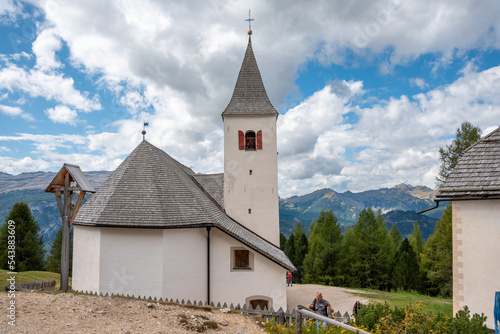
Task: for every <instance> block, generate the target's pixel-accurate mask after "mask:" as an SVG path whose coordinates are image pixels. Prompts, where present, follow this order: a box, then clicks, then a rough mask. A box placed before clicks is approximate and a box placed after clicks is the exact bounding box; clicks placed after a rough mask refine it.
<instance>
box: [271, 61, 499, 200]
mask: <svg viewBox="0 0 500 334" xmlns="http://www.w3.org/2000/svg"><path fill="white" fill-rule="evenodd" d="M358 85H359V84H358ZM498 89H500V66H497V67H493V68H490V69H487V70H484V71H482V72H473V71H470V72H468V74H466V75H464V76H462V77H460V78H459V79H458V80H457V81H455V82H453V83H451V84H449V85H446V86H443V87H440V88H438V89H434V90H431V91H428V92H426V93H421V94H418V95H416V96H414V97H407V96H401V97H399V98H391V99H390V100H389V101H387V102H384V103H379V104H376V105H374V106H372V107H369V108H362V107H358V108H352V106H351V105H350V104H349V103H350V101H349V99H348V98H345V97H349V94H347V95H345V97H344V99H341V98H339V96H338V95H335V94H331V90H330V89H328V87H325V88H324V89H322V90H321V91H318V92H316V93H315V94H314V95H312V96H311V97H310V98H308V99H306V100H304V102H303V104H302V105H301V106H299V107H296V108H294V109H291V110H290V111H289V112H288V113H286V114H285V115H283V116H280V118H281V120H280V127H279V128H278V130H279V132H278V136H279V137H278V138H279V142H280V165H279V168H280V187H281V194H282V196H289V195H291V194H294V192H295V191H297V190H298V189H300V190H301V192H302V193H307V192H311V191H313V190H315V189H318V188H322V187H325V186H327V187H334V188H335V190H338V191H345V190H353V191H362V190H366V189H370V188H379V187H391V186H394V185H395V184H398V183H409V184H414V185H416V184H422V185H427V186H429V187H434V185H435V177H436V175H437V172H438V170H439V154H438V149H439V147H443V146H445V145H446V144H449V139H443V138H449V137H450V135H452V134H453V133H454V132H455V130H456V128H457V127H458V126H459V125H460V124H461V123H462V122H463V121H465V120H469V121H471V122H472V123H473V124H474V125H476V126H479V127H481V128H483V129H486V130H487V131H492V130H493V129H495V128H496V126H491V125H492V124H496V125H500V124H498V116H499V115H500V98H499V97H498V94H496V93H495V92H496V91H498ZM326 92H330V94H326ZM332 95H333V96H332ZM333 101H337V103H333ZM482 101H488V102H487V103H484V102H482ZM326 105H328V106H332V107H331V108H330V109H329V110H330V112H331V113H332V114H333V115H335V116H332V115H330V116H328V117H325V116H322V114H323V113H324V110H325V108H323V109H322V108H320V107H318V106H326ZM306 106H310V107H311V109H314V112H312V111H311V110H310V109H308V108H307V107H306ZM327 109H328V108H327ZM345 109H349V110H355V112H356V113H357V115H358V116H359V121H358V122H356V123H354V124H349V125H347V124H342V122H341V115H342V114H344V113H345ZM339 115H340V118H338V117H339ZM309 117H310V118H315V120H314V121H312V120H309V119H308V118H309ZM336 117H337V118H336ZM313 122H318V123H321V124H317V123H316V124H314V125H312V124H313ZM341 125H343V126H344V127H341ZM295 138H298V140H297V143H299V142H300V141H301V140H308V144H307V145H305V147H306V148H307V149H303V150H302V151H301V152H296V151H294V150H296V149H295V148H294V140H295ZM297 145H299V144H297ZM286 146H291V147H290V148H289V147H286ZM299 147H300V145H299ZM320 148H321V149H320ZM345 150H347V151H350V154H345V153H346V152H345ZM281 151H284V152H285V154H284V156H282V154H281ZM288 152H290V154H289V156H287V154H288ZM325 167H327V169H325ZM328 168H330V171H328ZM325 171H326V172H325ZM367 185H371V187H370V186H368V187H367Z"/></svg>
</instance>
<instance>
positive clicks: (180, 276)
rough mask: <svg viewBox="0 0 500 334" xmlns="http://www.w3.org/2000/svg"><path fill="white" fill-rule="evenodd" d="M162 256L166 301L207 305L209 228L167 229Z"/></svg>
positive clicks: (163, 291) (164, 232)
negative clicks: (194, 302)
mask: <svg viewBox="0 0 500 334" xmlns="http://www.w3.org/2000/svg"><path fill="white" fill-rule="evenodd" d="M213 230H214V229H212V231H213ZM163 254H164V258H163V286H162V288H163V290H162V294H163V298H168V299H169V300H170V299H173V300H176V299H179V301H181V300H182V299H184V300H185V301H188V300H190V301H191V302H193V301H194V300H196V301H200V300H201V301H202V302H204V301H205V300H206V299H207V231H206V229H205V228H187V229H167V230H164V231H163Z"/></svg>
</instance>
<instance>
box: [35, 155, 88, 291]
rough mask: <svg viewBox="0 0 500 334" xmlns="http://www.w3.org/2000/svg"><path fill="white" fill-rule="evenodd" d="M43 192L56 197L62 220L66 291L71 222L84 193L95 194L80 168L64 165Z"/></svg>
mask: <svg viewBox="0 0 500 334" xmlns="http://www.w3.org/2000/svg"><path fill="white" fill-rule="evenodd" d="M45 192H49V193H54V194H55V195H56V200H57V206H58V207H59V213H60V214H61V219H62V222H63V224H62V244H61V288H60V290H61V291H68V279H69V278H68V277H69V232H70V229H71V225H72V224H73V220H74V219H75V217H76V214H77V213H78V209H79V208H80V206H81V205H82V201H83V199H84V198H85V194H86V193H88V192H89V193H95V192H96V190H95V188H94V186H93V185H92V184H91V183H90V182H89V180H88V179H87V178H86V177H85V175H84V174H83V172H82V171H81V169H80V167H79V166H77V165H71V164H68V163H65V164H64V165H63V166H62V168H61V170H60V171H59V172H58V173H57V175H56V176H55V177H54V179H53V180H52V182H51V183H50V184H49V186H48V187H47V188H46V189H45ZM75 193H78V199H77V201H76V204H75V205H74V206H73V203H72V199H73V195H74V194H75Z"/></svg>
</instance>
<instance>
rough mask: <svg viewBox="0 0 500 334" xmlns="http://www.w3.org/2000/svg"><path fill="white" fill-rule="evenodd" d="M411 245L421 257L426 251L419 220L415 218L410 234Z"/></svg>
mask: <svg viewBox="0 0 500 334" xmlns="http://www.w3.org/2000/svg"><path fill="white" fill-rule="evenodd" d="M410 245H411V246H412V247H413V250H414V251H415V254H417V257H418V258H420V255H421V254H422V253H423V252H424V241H423V239H422V231H421V230H420V226H419V225H418V221H417V220H415V222H414V223H413V231H412V232H411V236H410Z"/></svg>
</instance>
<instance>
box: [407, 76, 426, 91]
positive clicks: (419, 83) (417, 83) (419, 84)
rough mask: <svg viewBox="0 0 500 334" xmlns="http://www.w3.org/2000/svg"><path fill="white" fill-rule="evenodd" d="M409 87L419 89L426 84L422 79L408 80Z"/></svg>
mask: <svg viewBox="0 0 500 334" xmlns="http://www.w3.org/2000/svg"><path fill="white" fill-rule="evenodd" d="M410 85H411V86H417V87H418V88H420V89H424V88H425V87H427V83H426V82H425V80H424V79H422V78H410Z"/></svg>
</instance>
